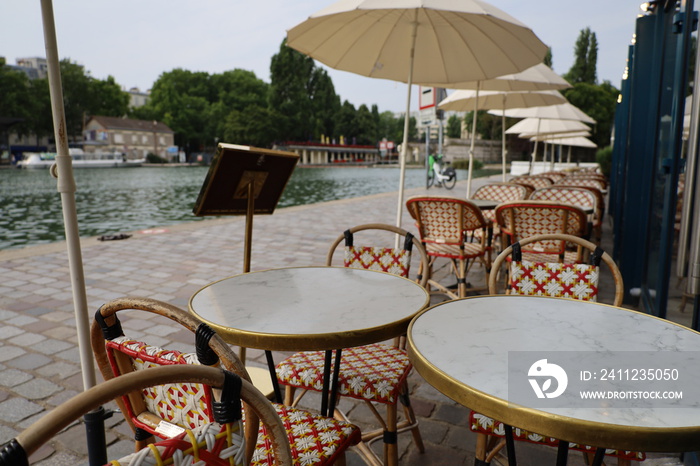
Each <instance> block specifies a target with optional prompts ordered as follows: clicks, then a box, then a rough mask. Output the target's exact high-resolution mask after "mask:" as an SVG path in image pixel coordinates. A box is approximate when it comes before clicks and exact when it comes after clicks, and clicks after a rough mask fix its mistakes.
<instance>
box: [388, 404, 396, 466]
mask: <svg viewBox="0 0 700 466" xmlns="http://www.w3.org/2000/svg"><path fill="white" fill-rule="evenodd" d="M396 415H397V409H396V405H395V404H388V405H386V430H385V431H384V464H385V465H387V466H398V464H399V448H398V439H397V437H398V435H397V433H396Z"/></svg>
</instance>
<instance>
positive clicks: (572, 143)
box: [530, 132, 598, 165]
mask: <svg viewBox="0 0 700 466" xmlns="http://www.w3.org/2000/svg"><path fill="white" fill-rule="evenodd" d="M586 136H590V133H589V132H583V133H565V134H548V135H546V137H544V138H543V139H541V140H542V141H545V142H548V143H549V144H553V145H555V144H558V145H559V146H568V147H569V150H568V153H567V157H566V161H567V162H571V148H572V147H585V148H587V149H596V148H597V147H598V145H597V144H596V143H595V142H593V141H591V140H590V139H588V138H587V137H586ZM530 140H534V138H531V139H530ZM553 164H554V157H552V165H553Z"/></svg>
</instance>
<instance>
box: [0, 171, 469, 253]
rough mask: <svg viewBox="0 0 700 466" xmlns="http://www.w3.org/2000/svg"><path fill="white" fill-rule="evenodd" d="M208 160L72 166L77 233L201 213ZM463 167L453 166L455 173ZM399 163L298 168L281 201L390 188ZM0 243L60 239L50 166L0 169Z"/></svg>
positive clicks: (416, 182) (416, 178)
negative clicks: (164, 165) (160, 164)
mask: <svg viewBox="0 0 700 466" xmlns="http://www.w3.org/2000/svg"><path fill="white" fill-rule="evenodd" d="M207 170H208V168H207V167H179V168H155V167H153V168H152V167H142V168H110V169H89V168H81V169H78V170H75V179H76V183H77V185H78V192H77V193H76V196H75V197H76V204H77V211H78V225H79V228H80V235H81V236H98V235H105V234H115V233H119V232H124V231H133V230H141V229H145V228H153V227H160V226H166V225H172V224H175V223H181V222H189V221H195V220H200V219H201V218H199V217H195V216H194V215H193V214H192V208H193V206H194V202H195V200H196V199H197V195H198V194H199V190H200V188H201V186H202V182H203V181H204V177H205V176H206V173H207ZM465 175H466V174H465V173H458V178H459V179H464V178H465ZM398 179H399V171H398V169H397V168H363V167H342V168H303V167H298V168H297V169H296V170H295V171H294V174H293V175H292V178H291V180H290V181H289V184H288V185H287V188H286V189H285V192H284V194H283V196H282V199H281V200H280V203H279V207H288V206H294V205H300V204H312V203H316V202H325V201H330V200H336V199H345V198H350V197H357V196H366V195H370V194H376V193H382V192H389V191H396V190H397V189H398ZM424 183H425V180H424V172H423V171H422V170H415V169H410V170H407V172H406V187H407V188H412V187H418V186H422V185H423V184H424ZM0 206H2V215H0V249H8V248H16V247H22V246H26V245H32V244H41V243H50V242H54V241H59V240H62V239H63V238H64V232H63V216H62V215H63V214H62V212H61V200H60V196H59V194H58V193H57V192H56V180H55V179H53V178H51V176H50V175H49V173H48V170H11V169H7V170H0Z"/></svg>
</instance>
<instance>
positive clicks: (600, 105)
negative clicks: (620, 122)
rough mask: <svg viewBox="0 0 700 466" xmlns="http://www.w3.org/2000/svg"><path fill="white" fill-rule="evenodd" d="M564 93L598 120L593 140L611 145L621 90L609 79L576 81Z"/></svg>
mask: <svg viewBox="0 0 700 466" xmlns="http://www.w3.org/2000/svg"><path fill="white" fill-rule="evenodd" d="M563 93H564V97H566V98H567V100H568V101H569V102H571V103H572V104H573V105H575V106H576V107H578V108H580V109H581V110H582V111H583V112H585V113H586V114H587V115H589V116H590V117H591V118H593V119H594V120H596V124H595V125H594V127H593V130H592V139H593V141H594V142H595V143H596V144H598V146H599V147H605V146H607V145H609V144H610V133H611V132H612V125H613V120H614V118H615V103H616V102H617V96H618V95H619V94H620V91H619V90H617V89H616V88H615V87H614V86H613V85H612V84H610V82H609V81H604V82H603V83H602V84H599V85H596V84H589V83H576V84H574V86H573V87H572V88H570V89H566V90H564V91H563Z"/></svg>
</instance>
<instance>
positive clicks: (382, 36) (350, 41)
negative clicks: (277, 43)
mask: <svg viewBox="0 0 700 466" xmlns="http://www.w3.org/2000/svg"><path fill="white" fill-rule="evenodd" d="M287 45H289V46H290V47H292V48H294V49H296V50H298V51H300V52H302V53H304V54H306V55H309V56H311V57H312V58H315V59H316V60H318V61H320V62H322V63H324V64H326V65H328V66H330V67H332V68H335V69H338V70H345V71H350V72H353V73H357V74H360V75H364V76H369V77H372V78H382V79H391V80H394V81H401V82H406V83H408V92H407V99H406V113H405V115H404V117H405V118H404V138H403V143H402V144H401V155H400V167H401V170H400V171H401V176H400V180H399V199H398V208H397V219H396V223H397V225H400V224H401V215H402V211H403V210H402V209H403V189H404V176H405V163H406V162H405V160H406V150H407V146H408V122H409V115H410V101H411V85H412V84H414V83H415V84H422V85H428V86H434V87H447V88H449V87H450V85H451V84H452V83H458V82H467V81H475V80H485V79H490V78H494V77H496V76H501V75H504V74H507V73H517V72H519V71H522V70H525V69H527V68H528V67H530V66H533V65H536V64H537V63H539V62H541V61H542V58H543V57H544V54H545V53H546V51H547V46H546V45H545V44H544V43H543V42H542V41H541V40H540V39H539V38H537V36H536V35H535V34H534V33H533V32H532V31H531V30H530V29H529V28H528V27H527V26H525V25H524V24H522V23H521V22H519V21H518V20H516V19H515V18H513V17H511V16H510V15H508V14H506V13H505V12H503V11H501V10H499V9H498V8H496V7H494V6H492V5H489V4H488V3H485V2H483V1H480V0H341V1H339V2H337V3H334V4H333V5H331V6H329V7H327V8H325V9H323V10H321V11H319V12H317V13H315V14H313V15H311V16H310V17H309V18H308V19H307V20H306V21H304V22H302V23H301V24H299V25H297V26H295V27H293V28H292V29H290V30H289V31H288V32H287Z"/></svg>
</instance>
